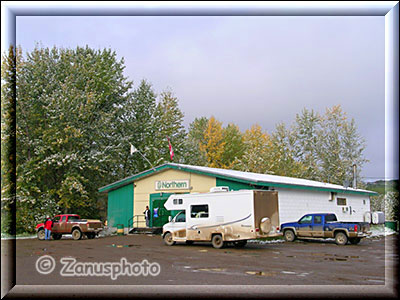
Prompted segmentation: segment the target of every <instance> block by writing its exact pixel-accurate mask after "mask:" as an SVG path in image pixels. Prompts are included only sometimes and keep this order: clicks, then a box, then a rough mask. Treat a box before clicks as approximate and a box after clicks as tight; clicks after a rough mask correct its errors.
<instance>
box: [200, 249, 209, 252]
mask: <svg viewBox="0 0 400 300" xmlns="http://www.w3.org/2000/svg"><path fill="white" fill-rule="evenodd" d="M199 252H208V250H204V249H203V250H199Z"/></svg>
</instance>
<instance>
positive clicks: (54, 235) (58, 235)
mask: <svg viewBox="0 0 400 300" xmlns="http://www.w3.org/2000/svg"><path fill="white" fill-rule="evenodd" d="M52 236H53V239H55V240H60V239H61V237H62V234H59V233H53V234H52Z"/></svg>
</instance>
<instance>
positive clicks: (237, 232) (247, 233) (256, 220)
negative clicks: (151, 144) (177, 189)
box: [163, 187, 280, 248]
mask: <svg viewBox="0 0 400 300" xmlns="http://www.w3.org/2000/svg"><path fill="white" fill-rule="evenodd" d="M164 207H165V208H166V209H167V210H179V211H180V212H179V213H178V214H177V215H176V216H175V217H174V218H173V219H172V220H170V222H169V223H167V224H165V225H164V226H163V239H164V242H165V244H167V245H169V246H172V245H174V244H175V242H186V243H187V244H192V243H193V242H210V241H211V242H212V245H213V246H214V247H215V248H222V247H223V246H224V244H226V243H227V242H231V243H234V244H235V245H236V246H238V247H243V246H244V245H246V243H247V240H249V239H256V238H262V237H271V236H277V235H280V233H279V212H278V192H276V191H262V190H240V191H231V192H229V191H227V189H226V190H225V189H224V187H218V188H214V189H211V192H210V193H203V194H174V195H171V196H170V197H169V198H168V200H167V201H166V202H165V204H164Z"/></svg>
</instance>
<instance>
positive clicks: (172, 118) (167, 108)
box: [155, 91, 186, 163]
mask: <svg viewBox="0 0 400 300" xmlns="http://www.w3.org/2000/svg"><path fill="white" fill-rule="evenodd" d="M160 97H161V99H160V101H159V102H158V104H157V107H156V112H155V121H156V123H157V127H158V132H157V134H156V138H157V140H158V142H159V144H160V145H159V156H160V158H162V160H163V161H162V162H170V161H171V159H170V153H169V147H168V139H167V137H169V139H170V142H171V145H172V148H173V150H174V158H173V161H174V162H178V163H179V162H183V161H184V157H183V156H184V155H185V149H184V144H185V138H186V131H185V128H184V127H183V125H182V123H183V113H182V111H181V110H180V109H179V106H178V99H177V98H176V97H175V96H174V95H173V94H172V92H171V91H165V92H162V93H161V95H160Z"/></svg>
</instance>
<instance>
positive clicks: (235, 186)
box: [217, 178, 257, 191]
mask: <svg viewBox="0 0 400 300" xmlns="http://www.w3.org/2000/svg"><path fill="white" fill-rule="evenodd" d="M217 186H229V190H231V191H238V190H243V189H246V190H254V189H256V188H257V187H255V186H252V185H249V184H245V183H242V182H236V181H232V180H227V179H221V178H217Z"/></svg>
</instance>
